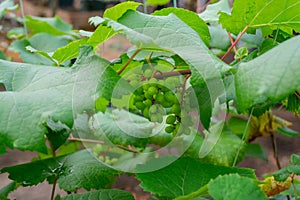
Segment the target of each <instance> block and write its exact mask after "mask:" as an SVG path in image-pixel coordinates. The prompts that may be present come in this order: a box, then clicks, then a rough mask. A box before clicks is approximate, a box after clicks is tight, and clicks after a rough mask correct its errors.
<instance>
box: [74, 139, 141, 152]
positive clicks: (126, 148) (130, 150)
mask: <svg viewBox="0 0 300 200" xmlns="http://www.w3.org/2000/svg"><path fill="white" fill-rule="evenodd" d="M68 140H69V141H77V142H87V143H95V144H105V142H103V141H100V140H92V139H84V138H75V137H73V136H70V137H69V138H68ZM116 146H117V147H119V148H120V149H123V150H126V151H129V152H132V153H139V151H137V150H134V149H132V148H130V147H124V146H122V145H119V144H116Z"/></svg>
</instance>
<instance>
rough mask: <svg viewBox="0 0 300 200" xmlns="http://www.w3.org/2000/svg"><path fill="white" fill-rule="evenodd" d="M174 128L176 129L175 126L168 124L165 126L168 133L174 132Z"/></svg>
mask: <svg viewBox="0 0 300 200" xmlns="http://www.w3.org/2000/svg"><path fill="white" fill-rule="evenodd" d="M174 129H175V127H174V126H167V127H166V128H165V131H166V132H167V133H172V132H173V131H174Z"/></svg>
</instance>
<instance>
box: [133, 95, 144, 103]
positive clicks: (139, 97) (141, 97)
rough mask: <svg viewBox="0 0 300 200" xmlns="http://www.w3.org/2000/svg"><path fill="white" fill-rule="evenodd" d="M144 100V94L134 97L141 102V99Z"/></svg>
mask: <svg viewBox="0 0 300 200" xmlns="http://www.w3.org/2000/svg"><path fill="white" fill-rule="evenodd" d="M143 100H144V96H141V95H139V96H135V97H134V101H135V102H140V101H143Z"/></svg>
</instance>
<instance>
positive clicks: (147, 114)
mask: <svg viewBox="0 0 300 200" xmlns="http://www.w3.org/2000/svg"><path fill="white" fill-rule="evenodd" d="M143 115H144V117H146V118H148V119H149V107H146V108H144V110H143Z"/></svg>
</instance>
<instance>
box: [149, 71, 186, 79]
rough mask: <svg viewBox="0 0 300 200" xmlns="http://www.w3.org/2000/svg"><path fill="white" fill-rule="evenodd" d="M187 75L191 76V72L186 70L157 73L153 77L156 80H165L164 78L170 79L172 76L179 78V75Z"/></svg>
mask: <svg viewBox="0 0 300 200" xmlns="http://www.w3.org/2000/svg"><path fill="white" fill-rule="evenodd" d="M186 74H191V70H189V69H186V70H180V71H171V72H164V73H155V74H154V76H153V77H154V78H156V79H163V78H166V77H170V76H178V75H186Z"/></svg>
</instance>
